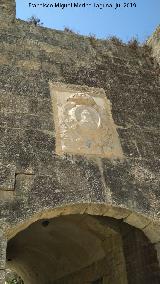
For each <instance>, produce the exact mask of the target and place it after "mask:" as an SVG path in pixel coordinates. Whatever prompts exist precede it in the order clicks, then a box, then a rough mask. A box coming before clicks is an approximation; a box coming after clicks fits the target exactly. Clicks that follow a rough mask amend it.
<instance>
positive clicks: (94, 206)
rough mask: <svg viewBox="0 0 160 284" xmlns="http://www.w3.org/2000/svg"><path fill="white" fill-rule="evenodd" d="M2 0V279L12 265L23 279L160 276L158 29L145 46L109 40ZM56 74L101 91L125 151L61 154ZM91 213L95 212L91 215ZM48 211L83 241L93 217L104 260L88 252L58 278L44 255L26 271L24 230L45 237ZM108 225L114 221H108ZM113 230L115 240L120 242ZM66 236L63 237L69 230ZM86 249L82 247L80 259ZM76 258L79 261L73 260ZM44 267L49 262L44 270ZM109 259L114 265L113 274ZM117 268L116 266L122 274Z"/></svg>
mask: <svg viewBox="0 0 160 284" xmlns="http://www.w3.org/2000/svg"><path fill="white" fill-rule="evenodd" d="M1 2H2V3H1V4H0V52H1V57H0V75H1V79H0V171H1V175H0V226H1V227H0V229H1V231H0V239H1V243H0V248H1V250H0V283H2V284H4V279H5V269H6V267H7V266H8V265H11V266H12V263H13V267H14V269H17V271H18V273H19V274H20V275H21V274H22V276H23V277H24V278H25V275H26V274H25V273H26V271H30V275H32V276H31V278H26V282H25V283H33V284H34V283H35V284H36V283H39V284H40V283H44V284H45V283H46V284H47V283H58V284H59V283H61V284H62V283H76V284H77V283H78V281H79V280H78V279H80V281H81V282H80V284H82V281H83V283H96V282H94V281H97V278H96V277H98V279H99V281H103V282H101V283H105V284H106V283H109V284H114V283H117V284H120V283H122V284H124V283H133V284H140V283H141V284H143V283H144V284H147V283H149V284H156V283H157V284H158V283H160V271H159V267H158V258H159V260H160V202H159V197H160V194H159V168H160V165H159V113H160V111H159V105H160V104H159V95H160V80H159V78H160V69H159V65H158V62H159V52H160V45H159V29H157V32H156V33H155V34H154V35H153V37H152V38H151V39H150V41H149V44H148V45H144V46H136V45H134V44H132V45H131V44H130V45H126V44H122V43H120V42H117V41H115V40H113V39H112V40H96V39H94V38H92V37H84V36H80V35H76V34H74V33H70V32H61V31H56V30H51V29H47V28H43V27H35V26H34V25H32V24H29V23H26V22H24V21H21V20H16V19H15V2H14V0H7V1H3V0H2V1H1ZM56 82H59V84H60V85H63V86H64V85H65V86H66V88H67V86H70V88H72V87H73V88H74V86H75V85H76V86H78V88H79V90H81V91H82V92H83V91H84V90H85V88H94V89H93V90H97V88H102V89H103V90H104V91H105V94H106V98H107V100H108V101H109V102H110V105H111V115H112V119H113V122H114V125H115V127H116V133H117V135H118V139H119V143H120V147H121V149H122V152H123V155H122V156H119V157H116V156H114V157H113V156H111V157H109V156H108V157H107V155H104V156H103V155H98V154H97V155H94V153H91V155H87V153H85V155H84V154H83V153H79V152H78V153H77V154H76V150H75V151H74V153H67V152H66V153H61V154H59V153H57V150H56V149H57V148H56V147H57V145H56V143H57V132H56V131H55V126H54V123H55V115H54V112H53V101H52V98H51V89H50V85H51V84H55V83H56ZM73 85H74V86H73ZM53 93H54V89H53ZM95 120H96V116H95ZM79 214H81V215H82V216H84V218H91V219H86V223H85V222H84V223H85V224H86V225H84V228H81V226H82V227H83V225H79V224H83V222H81V223H80V221H77V220H79V219H76V218H81V217H80V215H79ZM87 214H90V215H92V216H90V217H85V216H86V215H87ZM60 215H70V216H64V217H58V216H60ZM71 215H76V216H79V217H76V216H73V217H72V216H71ZM93 215H97V216H99V217H96V216H95V217H94V216H93ZM87 216H88V215H87ZM100 216H104V217H103V218H104V219H103V218H102V217H101V218H102V219H101V218H100ZM54 217H58V218H54ZM59 218H62V219H59ZM63 218H64V219H63ZM65 218H71V219H65ZM74 218H75V219H74ZM97 218H98V219H97ZM110 218H113V219H112V222H111V225H110ZM42 219H43V220H46V219H50V220H52V221H51V224H52V222H53V230H55V231H56V230H57V232H61V229H58V228H59V226H61V225H58V224H59V223H58V222H60V221H58V220H62V224H64V225H63V226H64V228H67V225H65V224H68V223H67V222H69V224H70V222H71V223H72V226H71V227H73V230H72V229H70V232H71V235H72V234H73V235H74V234H75V236H76V232H77V230H79V232H80V235H81V234H82V237H84V238H86V239H87V238H92V236H91V234H90V230H91V229H88V226H90V225H89V224H91V223H92V222H95V223H94V226H93V227H92V231H94V229H93V228H95V232H96V233H94V234H96V236H98V237H93V243H94V241H95V243H96V244H97V243H99V242H100V243H101V246H102V247H103V245H102V243H103V244H106V245H105V248H104V247H103V249H104V252H105V253H106V255H104V252H103V253H102V250H101V249H100V248H99V250H98V247H99V246H98V245H97V253H98V251H99V258H98V256H95V258H93V260H94V263H91V262H89V261H90V260H91V257H90V258H88V262H86V263H84V266H83V265H82V263H83V262H84V261H85V259H86V257H84V259H82V260H81V262H79V264H78V263H77V266H76V265H75V270H74V269H73V270H71V271H70V272H71V273H68V274H67V272H66V274H65V273H64V270H63V269H62V271H63V273H62V271H61V273H60V272H58V270H57V274H56V275H57V278H53V279H51V275H52V270H53V269H51V272H50V271H49V270H48V272H47V273H48V274H44V271H43V268H42V267H43V263H42V267H41V271H43V275H40V274H38V273H40V271H39V270H38V267H36V265H35V270H34V269H33V270H32V269H31V270H29V269H30V268H28V270H27V268H26V267H27V265H28V263H29V262H30V258H29V256H27V255H25V254H24V255H25V258H24V257H22V255H21V250H20V248H21V246H22V244H23V241H22V239H23V240H24V242H26V243H25V244H26V245H27V244H28V243H27V240H28V237H27V236H29V234H31V235H30V236H32V239H33V236H34V235H35V234H34V233H33V235H32V230H33V232H34V230H37V231H36V232H38V233H37V235H39V236H40V235H41V234H42V233H41V231H40V230H41V225H40V224H41V221H40V220H42ZM54 219H55V220H57V221H54ZM122 221H124V222H122ZM34 222H36V223H35V227H34ZM56 222H57V223H56ZM101 223H103V224H101ZM126 223H128V225H127V224H126ZM31 224H32V225H31ZM54 224H55V227H54ZM60 224H61V222H60ZM98 224H101V226H102V227H103V229H102V227H99V226H100V225H98ZM29 225H31V226H30V227H29V228H28V226H29ZM129 225H131V226H132V227H131V226H129ZM79 226H80V227H79ZM108 226H109V227H110V229H105V228H106V227H108ZM133 227H136V228H137V229H136V228H133ZM26 228H28V229H26ZM47 228H49V227H47ZM51 228H52V226H51ZM68 228H69V227H68ZM100 228H101V229H100ZM25 229H26V230H25ZM27 230H28V231H27ZM47 230H50V229H47ZM64 230H67V229H64ZM68 230H69V229H68ZM83 230H84V231H83ZM88 230H89V231H88ZM101 230H102V232H101ZM105 230H108V231H106V234H107V232H108V234H109V235H110V241H109V244H110V245H108V244H107V242H103V240H104V238H106V234H104V232H105ZM112 231H114V232H112ZM49 232H50V231H49ZM49 232H48V233H47V234H49V235H50V233H49ZM100 232H101V233H100ZM109 232H110V233H109ZM111 232H112V233H111ZM18 233H19V234H18ZM20 234H22V235H20ZM59 234H60V233H59ZM99 234H100V235H101V236H99ZM49 235H47V236H48V237H46V242H47V240H48V239H47V238H49ZM14 236H15V238H14ZM21 236H22V237H21ZM23 236H24V237H23ZM42 236H43V234H42ZM87 236H88V237H87ZM75 238H76V237H75ZM114 238H115V239H116V240H118V241H117V242H118V243H119V245H117V246H114V244H113V243H114V241H113V240H114ZM9 239H10V242H8V240H9ZM62 240H63V242H62V245H63V243H64V240H65V238H63V237H62ZM43 241H44V239H42V242H43ZM72 241H73V240H70V243H69V244H70V245H72ZM7 242H8V250H7V255H9V257H8V256H7V259H11V257H10V254H11V255H12V249H10V247H13V248H14V247H15V248H17V249H16V250H14V249H13V251H14V253H15V251H16V253H17V255H14V256H13V261H7V260H6V246H7ZM77 242H78V241H77ZM43 243H44V242H43ZM30 244H31V241H30ZM111 244H112V245H111ZM36 245H37V251H38V248H39V247H41V245H39V246H38V244H37V241H35V243H34V241H33V245H32V247H33V250H34V248H35V247H36ZM54 245H55V243H53V248H55V247H56V246H54ZM78 245H79V246H80V243H78ZM83 246H84V247H83V248H84V250H87V247H86V246H85V244H84V245H83ZM110 247H112V250H110ZM18 248H19V250H18ZM43 249H44V256H45V253H46V254H49V251H50V250H51V249H49V251H48V248H47V247H45V246H44V247H43V246H42V251H43ZM64 251H65V252H66V251H67V250H66V248H65V247H64ZM80 251H81V250H78V248H77V258H78V256H79V253H80ZM109 252H110V253H109ZM87 253H88V254H89V255H90V252H89V251H88V252H87ZM57 254H58V251H57ZM68 255H69V251H68ZM107 255H110V256H112V258H111V259H112V260H111V259H110V260H109V259H107ZM69 257H70V258H71V256H70V255H69ZM102 258H103V260H102ZM116 258H117V262H116ZM37 259H38V261H39V259H40V258H37ZM37 259H36V261H37ZM27 260H29V262H25V261H27ZM137 260H138V261H139V262H138V264H137V265H136V262H137ZM20 261H21V262H20ZM20 263H21V264H20ZM64 263H65V262H64ZM71 263H72V265H73V267H74V263H75V259H74V258H73V261H72V262H71ZM111 263H113V265H111ZM118 263H120V266H117V265H118ZM66 265H67V264H66ZM78 265H79V266H78ZM109 265H110V266H109ZM33 266H34V265H33ZM39 266H40V264H39ZM19 267H21V269H20V268H19ZM22 267H23V269H22ZM48 267H49V265H48V264H47V267H46V268H45V271H46V269H49V268H48ZM57 267H58V266H57ZM95 267H96V268H95ZM103 267H104V268H103ZM106 267H110V269H108V270H106ZM111 267H112V269H113V273H111V274H109V271H111V270H112V269H111ZM116 267H119V268H117V276H115V270H116ZM18 269H19V270H18ZM25 269H26V270H25ZM36 269H37V270H36ZM57 269H58V268H57ZM37 271H38V272H37ZM95 271H96V272H95ZM107 271H108V272H107ZM36 273H37V274H36ZM58 273H59V274H58ZM94 273H95V274H94ZM106 273H108V274H106ZM28 274H29V273H28ZM58 275H59V276H58ZM120 275H121V276H122V278H121V277H120ZM44 276H45V278H43V277H44ZM101 276H103V277H104V279H103V280H101ZM47 277H48V278H47ZM81 277H82V278H81ZM87 277H88V278H87ZM116 277H117V278H116ZM86 279H88V280H87V281H88V282H85V280H86ZM109 279H110V280H109ZM117 279H119V280H117ZM120 279H121V280H120ZM47 281H48V282H47ZM65 281H66V282H65ZM67 281H68V282H67ZM91 281H92V282H91ZM107 281H108V282H107ZM109 281H110V282H109ZM116 281H119V282H116ZM120 281H121V282H120ZM125 281H126V282H125ZM97 283H98V282H97ZM99 283H100V282H99Z"/></svg>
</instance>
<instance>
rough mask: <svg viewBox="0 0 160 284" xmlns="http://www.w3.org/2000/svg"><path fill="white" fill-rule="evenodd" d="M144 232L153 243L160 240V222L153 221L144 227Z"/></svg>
mask: <svg viewBox="0 0 160 284" xmlns="http://www.w3.org/2000/svg"><path fill="white" fill-rule="evenodd" d="M143 232H144V233H145V235H146V236H147V237H148V238H149V239H150V241H151V242H152V243H158V242H160V224H157V223H153V222H151V223H150V224H149V225H148V226H146V227H145V228H144V229H143Z"/></svg>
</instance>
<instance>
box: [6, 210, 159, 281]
mask: <svg viewBox="0 0 160 284" xmlns="http://www.w3.org/2000/svg"><path fill="white" fill-rule="evenodd" d="M7 260H8V261H7V265H8V267H9V268H10V269H12V270H14V271H16V272H17V273H18V274H19V275H21V277H22V278H23V279H24V283H25V284H29V283H32V284H45V283H46V284H51V283H54V284H63V283H65V284H82V283H83V284H87V283H90V284H91V283H92V284H93V283H97V284H98V283H103V284H111V283H112V284H113V283H114V284H116V283H117V284H125V283H126V284H127V283H134V284H139V283H141V284H143V283H144V284H147V283H148V284H151V283H152V284H158V283H159V282H158V281H160V270H159V267H158V261H157V256H156V251H155V249H154V246H153V245H152V244H151V243H150V241H149V240H148V239H147V238H146V237H145V235H144V233H142V232H141V231H140V230H138V229H136V228H133V227H131V226H129V225H127V224H125V223H123V222H122V221H121V220H119V221H118V220H115V219H113V218H108V217H95V216H94V217H93V216H91V215H87V214H83V215H68V216H61V217H57V218H53V219H43V220H39V221H36V222H35V223H33V224H32V225H30V226H29V227H28V228H27V229H25V230H23V231H21V232H20V233H18V234H17V235H16V236H15V237H13V238H12V239H11V240H10V241H9V242H8V248H7ZM153 266H154V269H153Z"/></svg>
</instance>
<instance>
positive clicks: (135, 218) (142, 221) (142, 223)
mask: <svg viewBox="0 0 160 284" xmlns="http://www.w3.org/2000/svg"><path fill="white" fill-rule="evenodd" d="M124 222H125V223H127V224H129V225H131V226H133V227H136V228H138V229H143V228H144V227H146V226H147V225H148V224H149V223H150V221H149V220H148V219H147V218H145V217H144V216H141V215H138V214H136V213H131V214H130V215H129V216H128V217H127V218H125V219H124Z"/></svg>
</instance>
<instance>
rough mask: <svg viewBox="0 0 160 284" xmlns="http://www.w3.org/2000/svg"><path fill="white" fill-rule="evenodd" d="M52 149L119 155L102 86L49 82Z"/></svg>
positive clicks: (118, 146)
mask: <svg viewBox="0 0 160 284" xmlns="http://www.w3.org/2000/svg"><path fill="white" fill-rule="evenodd" d="M50 91H51V97H52V104H53V114H54V122H55V128H56V151H57V153H58V154H63V153H71V154H80V155H83V154H84V155H95V156H100V157H108V158H109V157H117V158H122V156H123V154H122V149H121V145H120V142H119V138H118V134H117V131H116V125H115V124H114V121H113V119H112V114H111V105H110V101H109V100H108V99H107V97H106V95H105V92H104V90H103V89H97V88H89V87H86V86H77V85H65V84H61V83H52V82H51V83H50Z"/></svg>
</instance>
